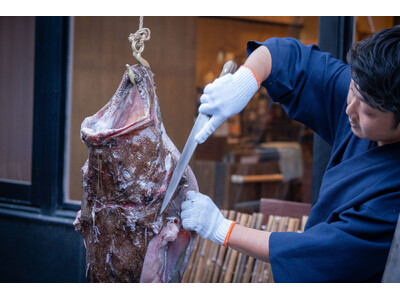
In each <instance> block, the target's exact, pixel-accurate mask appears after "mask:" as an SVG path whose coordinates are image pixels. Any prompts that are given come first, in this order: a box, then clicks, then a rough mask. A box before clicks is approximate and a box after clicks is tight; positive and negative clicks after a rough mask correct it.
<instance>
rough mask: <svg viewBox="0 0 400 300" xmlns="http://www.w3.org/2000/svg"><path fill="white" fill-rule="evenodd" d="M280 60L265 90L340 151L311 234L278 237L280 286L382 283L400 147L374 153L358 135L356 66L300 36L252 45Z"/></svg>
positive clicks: (274, 257)
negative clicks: (350, 99) (351, 107)
mask: <svg viewBox="0 0 400 300" xmlns="http://www.w3.org/2000/svg"><path fill="white" fill-rule="evenodd" d="M260 45H265V46H266V47H268V49H269V51H270V53H271V56H272V69H271V74H270V76H269V77H268V79H267V80H265V81H264V82H263V83H262V85H263V86H264V87H265V88H266V90H267V92H268V94H269V95H270V97H271V98H272V100H273V101H276V102H279V103H281V104H282V106H283V108H284V109H285V111H286V112H287V113H288V115H289V117H291V118H293V119H295V120H297V121H299V122H301V123H303V124H305V125H306V126H308V127H309V128H311V129H312V130H314V131H315V132H316V133H317V134H319V135H320V136H321V137H322V138H323V139H324V140H325V141H326V142H328V143H329V144H330V145H331V146H332V156H331V159H330V161H329V164H328V166H327V169H326V172H325V174H324V177H323V180H322V184H321V188H320V193H319V198H318V201H317V203H316V204H315V205H314V206H313V208H312V209H311V212H310V216H309V219H308V222H307V224H306V227H305V231H304V233H292V232H274V233H272V234H271V236H270V242H269V247H270V248H269V251H270V260H271V266H272V272H273V277H274V281H275V282H379V281H381V278H382V275H383V271H384V267H385V264H386V259H387V256H388V253H389V249H390V246H391V243H392V239H393V235H394V231H395V228H396V223H397V219H398V216H399V209H400V143H395V144H390V145H384V146H381V147H373V148H372V149H371V147H369V146H370V141H368V140H363V139H360V138H358V137H356V136H355V135H354V134H353V133H352V130H351V127H350V124H349V121H348V116H347V115H346V113H345V110H346V98H347V94H348V91H349V85H350V79H351V77H350V67H349V66H348V65H346V64H345V63H344V62H342V61H341V60H338V59H335V58H334V57H333V56H332V55H331V54H328V53H324V52H321V51H320V50H319V49H318V47H317V46H315V45H311V46H305V45H303V44H301V43H300V42H299V41H297V40H295V39H292V38H283V39H278V38H272V39H269V40H267V41H265V42H263V43H261V42H255V41H250V42H249V43H248V45H247V51H248V54H250V53H251V52H252V51H254V50H255V49H256V48H257V47H259V46H260Z"/></svg>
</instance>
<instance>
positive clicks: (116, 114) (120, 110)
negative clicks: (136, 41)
mask: <svg viewBox="0 0 400 300" xmlns="http://www.w3.org/2000/svg"><path fill="white" fill-rule="evenodd" d="M132 70H133V72H134V73H135V78H137V79H138V81H137V84H132V82H131V81H130V79H129V75H128V71H125V73H124V75H123V77H122V80H121V83H120V85H119V87H118V89H117V91H116V92H115V93H114V96H113V97H112V98H111V99H110V101H109V102H108V103H107V104H106V105H105V106H104V107H103V108H102V109H101V110H99V111H98V112H97V113H96V114H94V115H93V116H90V117H87V118H85V120H84V121H83V122H82V125H81V139H82V140H83V141H84V142H85V143H86V144H87V145H88V146H93V145H101V144H104V143H106V142H107V141H108V139H109V138H111V137H113V136H119V135H124V134H127V133H129V132H133V131H140V130H142V129H143V128H145V127H148V126H150V125H154V124H155V125H156V126H158V127H160V126H161V125H160V124H161V120H160V114H159V113H158V112H157V106H158V104H156V103H155V101H157V98H156V95H155V92H154V89H153V88H152V83H153V78H152V76H153V74H152V73H151V71H150V70H147V69H144V67H140V66H138V65H136V66H135V67H133V68H132Z"/></svg>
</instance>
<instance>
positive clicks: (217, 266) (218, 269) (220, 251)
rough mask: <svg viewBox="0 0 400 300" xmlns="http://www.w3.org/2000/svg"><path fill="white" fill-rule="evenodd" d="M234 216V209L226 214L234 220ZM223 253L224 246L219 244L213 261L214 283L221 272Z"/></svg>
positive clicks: (224, 252) (224, 250) (224, 251)
mask: <svg viewBox="0 0 400 300" xmlns="http://www.w3.org/2000/svg"><path fill="white" fill-rule="evenodd" d="M235 217H236V211H234V210H230V211H229V214H228V219H229V220H234V219H235ZM225 254H226V247H224V246H222V245H220V246H219V249H218V256H217V261H216V263H215V268H214V273H213V276H212V280H211V282H214V283H215V282H218V281H219V280H218V279H219V277H220V274H221V269H222V264H223V262H224V258H225Z"/></svg>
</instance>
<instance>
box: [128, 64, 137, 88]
mask: <svg viewBox="0 0 400 300" xmlns="http://www.w3.org/2000/svg"><path fill="white" fill-rule="evenodd" d="M126 68H127V69H128V76H129V79H130V81H131V82H132V84H135V73H133V71H132V69H131V66H130V65H128V64H126Z"/></svg>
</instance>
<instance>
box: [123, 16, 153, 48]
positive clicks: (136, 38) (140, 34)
mask: <svg viewBox="0 0 400 300" xmlns="http://www.w3.org/2000/svg"><path fill="white" fill-rule="evenodd" d="M150 33H151V32H150V29H149V28H143V17H140V19H139V30H138V31H136V32H135V33H131V34H130V35H129V37H128V39H129V41H130V42H131V43H132V50H133V51H136V52H139V53H141V52H142V51H143V48H144V42H145V41H148V40H149V39H150Z"/></svg>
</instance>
